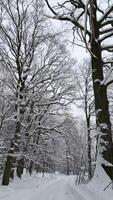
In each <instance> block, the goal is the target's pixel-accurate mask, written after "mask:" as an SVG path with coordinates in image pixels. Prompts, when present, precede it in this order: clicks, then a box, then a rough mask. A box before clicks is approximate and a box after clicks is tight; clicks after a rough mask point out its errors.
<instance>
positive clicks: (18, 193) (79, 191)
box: [0, 174, 113, 200]
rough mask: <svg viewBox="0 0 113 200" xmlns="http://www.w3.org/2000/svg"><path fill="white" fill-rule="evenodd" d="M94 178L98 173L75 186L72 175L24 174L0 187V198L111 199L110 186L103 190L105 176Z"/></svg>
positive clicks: (27, 199) (49, 199) (8, 199)
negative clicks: (87, 182)
mask: <svg viewBox="0 0 113 200" xmlns="http://www.w3.org/2000/svg"><path fill="white" fill-rule="evenodd" d="M96 179H97V180H98V175H97V177H95V179H93V181H92V182H91V183H89V184H88V185H78V186H77V185H75V177H74V176H65V175H50V174H46V175H45V177H44V178H43V177H42V175H41V174H34V175H33V176H31V177H30V176H28V175H24V176H23V178H22V180H19V179H16V180H15V181H14V182H13V183H11V184H10V185H9V186H8V187H7V186H1V187H0V200H113V191H112V190H111V186H110V187H109V188H108V189H106V191H104V188H105V183H104V180H105V179H106V177H105V176H104V177H103V182H99V180H98V182H97V180H96ZM106 180H107V179H106ZM107 181H108V183H109V179H108V180H107Z"/></svg>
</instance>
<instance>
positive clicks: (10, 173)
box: [2, 141, 14, 185]
mask: <svg viewBox="0 0 113 200" xmlns="http://www.w3.org/2000/svg"><path fill="white" fill-rule="evenodd" d="M13 153H14V148H13V141H12V143H11V148H10V150H9V152H8V156H7V159H6V162H5V168H4V173H3V178H2V185H9V181H10V178H12V179H13V178H14V169H13V167H14V166H13V157H12V155H11V154H13Z"/></svg>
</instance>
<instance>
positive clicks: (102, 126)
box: [90, 0, 113, 180]
mask: <svg viewBox="0 0 113 200" xmlns="http://www.w3.org/2000/svg"><path fill="white" fill-rule="evenodd" d="M90 6H91V32H92V38H91V59H92V78H93V88H94V97H95V112H96V124H97V131H98V136H99V138H98V157H99V159H100V162H101V166H102V167H103V168H104V170H105V171H106V173H107V174H108V176H109V177H110V178H111V179H112V180H113V166H112V164H113V147H112V132H111V123H110V115H109V103H108V98H107V88H106V86H105V85H102V84H101V81H103V78H104V76H103V63H102V56H101V44H100V43H99V40H98V39H99V31H98V30H99V29H98V22H97V16H96V8H97V6H96V0H93V1H90Z"/></svg>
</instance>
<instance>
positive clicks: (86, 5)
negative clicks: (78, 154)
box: [45, 0, 113, 180]
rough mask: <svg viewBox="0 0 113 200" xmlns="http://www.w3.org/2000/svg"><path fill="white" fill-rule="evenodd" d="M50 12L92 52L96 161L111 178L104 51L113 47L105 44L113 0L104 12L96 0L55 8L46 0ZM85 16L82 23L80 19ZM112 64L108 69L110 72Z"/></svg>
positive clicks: (111, 29) (112, 149)
mask: <svg viewBox="0 0 113 200" xmlns="http://www.w3.org/2000/svg"><path fill="white" fill-rule="evenodd" d="M45 1H46V3H47V5H48V7H49V9H50V10H51V12H52V13H53V15H54V16H53V18H54V19H57V20H62V21H69V22H71V23H72V24H73V26H74V28H75V30H77V32H78V34H79V36H80V38H81V39H82V41H83V42H84V43H85V45H86V48H87V49H88V51H89V53H90V55H91V65H92V79H93V89H94V98H95V113H96V124H97V134H98V135H99V139H98V160H99V161H98V162H99V163H100V164H101V166H102V167H103V169H104V170H105V171H106V173H107V174H108V176H109V177H110V178H111V179H112V180H113V167H112V166H113V156H112V155H113V144H112V134H111V122H110V115H109V103H108V97H107V86H108V85H109V84H111V83H112V82H113V81H111V82H108V84H107V85H106V84H105V79H106V76H104V71H103V68H104V66H105V65H104V63H103V57H102V56H103V55H102V53H103V51H105V50H106V51H108V52H109V51H112V50H113V45H108V44H106V41H107V39H109V38H111V36H112V34H113V27H112V18H113V16H112V10H113V6H112V3H111V2H110V4H108V6H107V8H106V11H105V12H104V11H103V9H102V8H101V6H99V4H98V2H97V0H90V1H87V2H85V1H82V0H79V1H78V0H70V1H63V2H62V3H58V4H57V10H56V11H55V10H54V8H52V7H51V6H50V4H49V1H48V0H45ZM83 19H85V20H84V21H85V23H84V24H83V23H81V22H82V21H83ZM111 70H112V67H111V68H110V70H109V74H110V73H111Z"/></svg>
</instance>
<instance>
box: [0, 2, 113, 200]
mask: <svg viewBox="0 0 113 200" xmlns="http://www.w3.org/2000/svg"><path fill="white" fill-rule="evenodd" d="M77 50H79V53H78V56H76V52H77ZM83 52H85V54H84V53H83ZM86 54H87V55H88V56H86V57H85V55H86ZM112 87H113V0H103V1H101V0H55V1H54V0H0V177H1V178H0V180H1V185H3V186H8V185H10V183H12V182H14V181H15V177H16V178H17V177H18V178H19V179H21V180H20V181H22V177H23V174H25V173H26V174H29V175H30V176H32V175H33V174H34V172H36V173H37V174H40V173H42V176H43V177H44V176H45V174H55V173H56V172H57V173H60V174H65V175H66V177H70V176H72V175H73V176H76V180H75V182H76V184H77V185H78V184H81V183H82V184H87V183H89V182H90V181H91V180H93V179H94V177H95V176H99V178H100V179H101V178H102V175H101V173H100V170H102V172H103V173H105V175H106V176H107V177H108V178H109V183H107V182H106V187H108V188H109V187H110V186H111V185H113V90H112ZM67 175H68V176H67ZM106 187H105V188H104V189H105V190H106V189H107V188H106ZM78 199H79V198H78ZM78 199H77V200H78ZM102 199H103V198H102ZM1 200H2V199H1ZM41 200H44V198H43V199H41ZM48 200H49V199H48ZM55 200H56V199H55ZM57 200H60V199H59V198H58V199H57ZM62 200H63V198H62ZM64 200H67V199H66V198H65V199H64ZM90 200H91V199H90ZM99 200H101V199H99Z"/></svg>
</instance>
